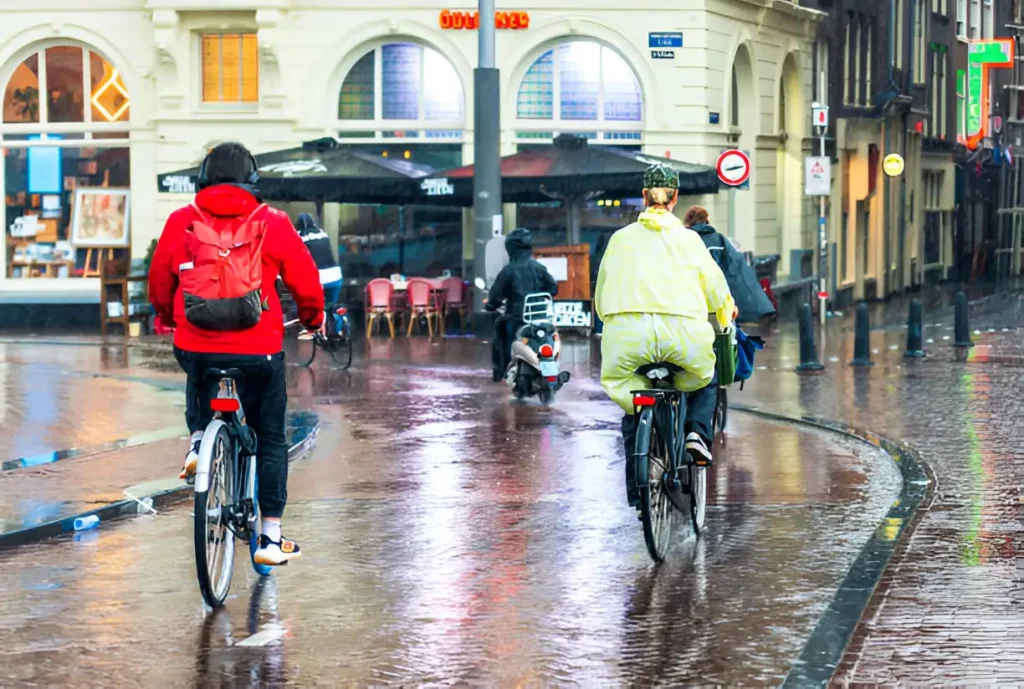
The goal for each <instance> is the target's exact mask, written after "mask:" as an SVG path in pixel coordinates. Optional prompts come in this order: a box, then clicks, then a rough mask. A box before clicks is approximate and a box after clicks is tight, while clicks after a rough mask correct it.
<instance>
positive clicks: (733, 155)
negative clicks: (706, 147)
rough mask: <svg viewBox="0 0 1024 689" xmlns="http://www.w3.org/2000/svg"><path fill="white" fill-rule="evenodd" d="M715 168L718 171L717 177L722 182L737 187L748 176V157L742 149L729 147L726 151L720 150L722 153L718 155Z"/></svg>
mask: <svg viewBox="0 0 1024 689" xmlns="http://www.w3.org/2000/svg"><path fill="white" fill-rule="evenodd" d="M715 169H716V170H717V171H718V179H719V180H720V181H721V182H722V184H728V185H729V186H730V187H738V186H740V185H741V184H743V183H744V182H746V181H747V180H748V179H749V178H750V158H749V157H748V156H747V154H746V153H744V152H743V151H741V150H739V149H737V148H731V149H729V150H728V151H722V154H721V155H720V156H718V163H717V164H716V165H715Z"/></svg>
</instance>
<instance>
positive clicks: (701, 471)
mask: <svg viewBox="0 0 1024 689" xmlns="http://www.w3.org/2000/svg"><path fill="white" fill-rule="evenodd" d="M686 469H687V471H688V472H689V480H690V523H691V524H692V525H693V533H694V534H696V535H697V536H700V535H701V534H703V533H704V519H705V516H706V514H707V503H708V468H707V467H699V466H697V465H695V464H691V465H690V466H689V467H686Z"/></svg>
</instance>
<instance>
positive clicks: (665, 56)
mask: <svg viewBox="0 0 1024 689" xmlns="http://www.w3.org/2000/svg"><path fill="white" fill-rule="evenodd" d="M651 58H652V59H654V60H675V59H676V51H674V50H652V51H651Z"/></svg>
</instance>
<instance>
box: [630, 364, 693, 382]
mask: <svg viewBox="0 0 1024 689" xmlns="http://www.w3.org/2000/svg"><path fill="white" fill-rule="evenodd" d="M682 370H683V367H682V366H676V365H675V364H672V363H669V362H667V361H661V362H656V363H651V364H644V365H643V366H641V367H640V368H638V369H637V370H636V374H637V375H638V376H643V377H644V378H650V379H651V380H667V379H669V378H671V377H672V376H674V375H675V374H677V373H679V372H680V371H682Z"/></svg>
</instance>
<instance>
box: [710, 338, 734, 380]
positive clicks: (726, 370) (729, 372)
mask: <svg viewBox="0 0 1024 689" xmlns="http://www.w3.org/2000/svg"><path fill="white" fill-rule="evenodd" d="M734 340H735V332H733V330H732V328H730V329H729V331H728V332H724V333H715V373H717V374H718V384H719V385H732V384H733V383H734V382H736V362H737V358H738V353H737V351H736V342H735V341H734Z"/></svg>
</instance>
